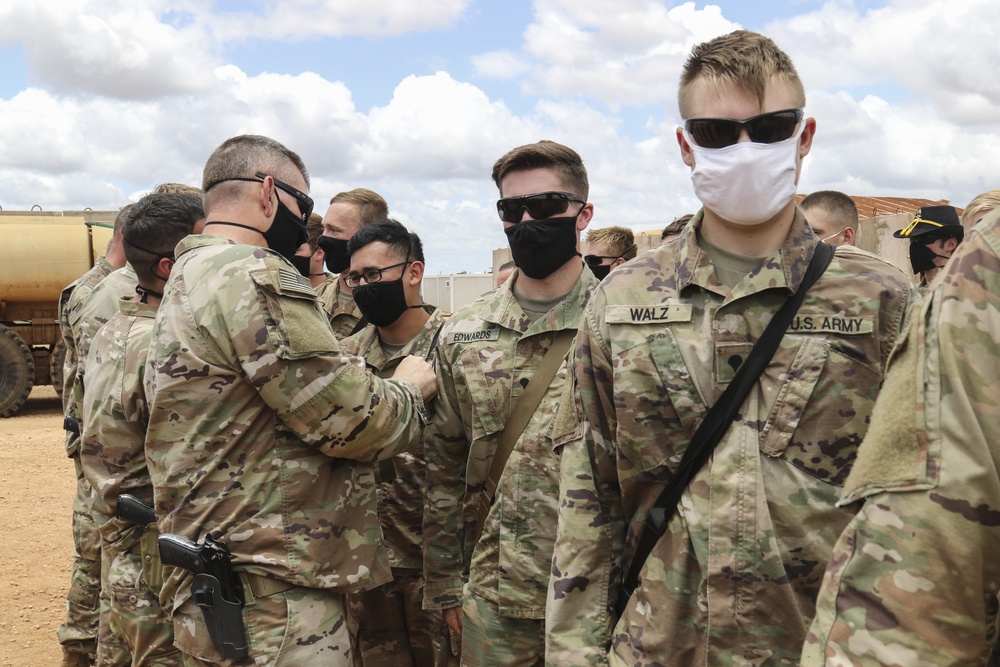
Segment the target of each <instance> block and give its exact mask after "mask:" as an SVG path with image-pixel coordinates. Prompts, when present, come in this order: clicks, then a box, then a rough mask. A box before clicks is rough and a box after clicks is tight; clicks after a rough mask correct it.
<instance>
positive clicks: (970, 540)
mask: <svg viewBox="0 0 1000 667" xmlns="http://www.w3.org/2000/svg"><path fill="white" fill-rule="evenodd" d="M998 395H1000V212H994V213H992V214H990V215H988V216H987V217H985V218H984V219H983V220H981V221H980V222H979V223H977V225H976V226H975V227H974V228H973V229H972V231H971V233H968V234H967V235H966V237H965V240H964V241H963V242H962V244H961V245H959V247H958V249H957V250H956V251H955V254H954V256H953V257H952V258H951V259H950V260H949V262H948V264H947V266H945V268H944V269H943V271H942V274H941V275H940V276H938V277H937V278H935V280H934V281H933V282H932V283H931V285H930V288H929V290H928V292H927V293H926V297H925V301H924V303H923V304H922V306H921V308H920V310H919V313H918V314H914V316H913V317H912V318H911V323H910V327H909V331H908V335H907V337H906V339H905V342H904V344H902V345H901V346H900V347H899V349H897V350H896V351H895V352H894V353H893V358H892V360H891V362H890V366H889V371H888V375H887V378H886V383H885V387H884V389H883V391H882V393H881V394H879V399H878V403H877V404H876V406H875V413H874V415H873V416H872V427H871V429H870V430H869V432H868V435H867V437H866V438H865V441H864V444H863V446H862V447H861V451H860V452H859V454H858V460H857V464H856V465H855V468H854V470H853V471H852V472H851V476H850V477H849V478H848V480H847V485H846V487H845V494H844V498H843V500H842V501H841V503H842V504H848V503H859V502H860V503H863V505H862V507H861V510H860V512H859V513H858V515H857V516H856V517H855V518H854V520H853V521H851V524H850V525H849V526H848V527H847V529H846V530H845V531H844V533H843V534H842V535H841V536H840V540H839V541H838V542H837V545H836V548H835V549H834V552H833V556H832V558H831V560H830V566H829V568H828V571H827V575H826V577H825V578H824V580H823V587H822V590H821V591H820V595H819V600H818V601H817V603H816V620H815V621H814V622H813V625H812V628H811V629H810V632H809V636H808V638H807V642H806V647H805V650H804V651H803V655H802V664H803V665H877V664H900V665H904V664H905V665H934V666H935V667H941V666H948V665H956V666H957V665H986V664H997V663H996V662H995V661H996V656H994V657H993V662H987V661H988V659H989V658H990V650H991V647H995V646H996V642H997V620H998V618H997V617H998V614H997V607H998V602H997V596H998V594H1000V558H998V554H1000V474H998V472H997V471H998V470H1000V403H998V400H997V397H998ZM994 651H996V648H994Z"/></svg>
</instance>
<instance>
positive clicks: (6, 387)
mask: <svg viewBox="0 0 1000 667" xmlns="http://www.w3.org/2000/svg"><path fill="white" fill-rule="evenodd" d="M34 381H35V359H34V357H33V356H32V354H31V348H29V347H28V346H27V344H26V343H25V342H24V340H23V339H22V338H21V337H20V336H18V335H17V334H16V333H14V332H13V331H11V330H10V329H9V328H8V327H5V326H4V325H2V324H0V418H3V417H10V416H11V415H13V414H14V413H16V412H17V411H18V410H19V409H20V408H21V406H22V405H24V402H25V401H26V400H28V394H30V393H31V385H32V384H33V383H34Z"/></svg>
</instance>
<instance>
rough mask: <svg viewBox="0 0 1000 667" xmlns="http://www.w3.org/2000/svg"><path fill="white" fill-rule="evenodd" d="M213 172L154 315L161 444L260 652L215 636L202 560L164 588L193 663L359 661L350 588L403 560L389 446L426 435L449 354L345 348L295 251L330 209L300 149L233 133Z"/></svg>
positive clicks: (196, 529)
mask: <svg viewBox="0 0 1000 667" xmlns="http://www.w3.org/2000/svg"><path fill="white" fill-rule="evenodd" d="M203 183H204V187H203V190H204V192H205V212H206V217H207V219H208V222H207V224H206V226H205V232H206V233H205V234H203V235H194V236H189V237H188V238H186V239H184V240H182V241H181V242H180V243H179V244H178V245H177V248H176V251H175V254H176V260H177V261H176V263H175V264H174V267H173V269H172V271H171V274H170V280H169V281H168V282H167V285H166V287H165V289H164V295H163V301H162V303H161V304H160V308H159V310H158V311H157V315H156V321H155V323H154V325H153V333H152V342H151V344H150V349H149V362H148V364H147V368H146V395H147V397H148V399H149V427H148V430H147V436H146V458H147V463H148V465H149V471H150V477H151V479H152V482H153V491H154V497H155V501H156V515H157V517H158V521H157V522H158V527H159V529H160V532H161V533H175V534H179V535H180V536H182V537H184V538H187V539H189V540H195V541H197V540H201V539H202V538H203V537H204V536H205V535H211V536H212V537H213V538H215V539H216V540H218V541H220V542H222V543H223V544H225V545H226V546H227V548H228V550H229V552H230V553H231V554H232V567H233V570H234V571H235V572H236V573H237V574H238V577H239V580H240V583H241V584H242V590H243V595H244V598H245V600H244V602H245V604H244V606H243V609H242V614H241V617H240V618H242V620H243V621H244V622H245V627H244V628H242V629H240V628H236V630H237V631H242V632H245V640H246V642H247V643H248V647H249V656H247V657H244V658H234V659H228V658H224V657H223V656H222V652H221V651H220V647H219V646H216V645H214V644H213V641H212V638H211V636H210V634H209V632H208V626H207V625H206V619H205V616H204V613H208V614H209V615H212V613H213V611H212V608H211V607H205V608H199V607H198V604H197V603H198V602H202V603H204V602H205V600H204V599H202V598H198V599H197V600H196V599H194V598H193V597H192V590H191V589H192V580H193V576H192V574H191V572H189V571H188V570H184V569H181V568H170V569H169V570H168V571H167V572H166V573H165V575H166V578H165V581H164V583H163V589H162V590H161V594H160V599H161V602H163V603H164V604H166V603H168V602H170V604H171V606H170V607H169V608H170V609H172V612H173V622H174V643H175V644H176V646H177V647H178V648H179V649H181V651H183V652H184V653H185V661H186V662H185V664H191V665H194V664H197V665H208V664H211V665H220V664H224V665H226V666H227V667H231V666H234V665H239V666H243V665H251V664H257V661H260V662H267V663H268V664H274V665H311V664H318V662H319V661H323V664H327V665H349V664H350V641H349V638H348V635H347V630H346V628H345V623H344V600H343V595H344V594H345V593H349V592H355V591H359V590H365V589H368V588H372V587H374V586H378V585H380V584H382V583H385V582H386V581H389V579H390V577H391V572H390V569H389V563H388V554H387V553H386V549H385V547H384V545H383V544H382V537H381V530H380V528H379V524H378V517H377V507H376V487H375V480H374V472H373V469H372V465H371V462H373V461H374V460H375V459H376V458H386V457H390V456H393V455H395V454H397V453H398V452H399V451H401V450H403V449H404V448H406V447H407V446H408V445H410V444H411V443H413V442H415V441H416V440H417V439H418V438H419V437H420V435H421V430H422V423H423V421H424V418H425V412H424V400H427V399H429V398H430V397H432V396H433V395H434V392H435V389H436V385H435V381H434V376H433V371H432V370H431V368H430V365H429V364H428V363H427V362H426V361H424V360H422V359H417V358H415V357H407V358H405V359H403V360H402V361H401V362H400V364H399V366H398V367H397V369H396V373H395V374H394V375H393V378H392V379H390V380H383V379H379V378H377V377H375V376H373V375H372V374H371V373H369V372H367V371H366V370H365V367H364V361H363V360H362V359H359V358H357V357H353V356H350V355H347V354H345V353H344V352H343V351H342V350H341V349H340V346H339V344H338V343H337V339H336V337H335V336H334V334H333V331H332V330H331V329H330V324H329V320H328V319H327V317H326V314H325V312H324V311H323V308H322V304H321V303H320V301H319V299H318V297H317V296H316V293H315V292H314V291H313V289H312V287H311V286H310V285H309V282H308V281H307V280H306V279H305V278H303V277H302V276H301V275H300V274H299V272H298V271H297V270H296V269H295V268H294V266H293V265H292V264H290V263H289V261H288V257H291V256H292V255H293V254H294V253H295V251H296V250H297V249H298V248H299V246H301V245H302V243H303V242H305V237H306V231H305V222H306V221H307V220H308V219H309V214H310V212H311V209H312V199H310V198H309V195H308V194H306V193H307V192H308V189H309V180H308V175H307V173H306V169H305V166H304V165H303V164H302V160H301V158H299V156H298V155H296V154H295V153H293V152H292V151H290V150H288V149H287V148H286V147H284V146H283V145H281V144H279V143H278V142H276V141H274V140H273V139H269V138H267V137H261V136H255V135H242V136H237V137H233V138H231V139H228V140H227V141H225V142H223V143H222V145H220V146H219V147H218V148H217V149H216V150H215V151H214V152H213V153H212V155H211V156H210V157H209V159H208V162H207V163H206V165H205V170H204V175H203ZM165 569H166V568H165ZM227 583H228V582H227ZM203 612H204V613H203ZM279 649H280V653H279Z"/></svg>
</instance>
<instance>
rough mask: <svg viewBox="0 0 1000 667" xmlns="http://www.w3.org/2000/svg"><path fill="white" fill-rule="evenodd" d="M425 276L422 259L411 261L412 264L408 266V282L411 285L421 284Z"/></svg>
mask: <svg viewBox="0 0 1000 667" xmlns="http://www.w3.org/2000/svg"><path fill="white" fill-rule="evenodd" d="M423 277H424V263H423V262H421V261H420V260H414V261H412V262H410V265H409V266H408V267H406V282H407V283H409V284H410V285H413V286H416V285H419V284H420V281H421V280H422V279H423Z"/></svg>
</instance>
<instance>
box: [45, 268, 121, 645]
mask: <svg viewBox="0 0 1000 667" xmlns="http://www.w3.org/2000/svg"><path fill="white" fill-rule="evenodd" d="M114 270H115V267H114V266H113V265H112V264H111V263H110V262H108V261H107V260H106V259H104V257H98V258H97V261H96V262H94V266H93V267H92V268H91V269H90V270H89V271H87V272H86V273H85V274H83V275H82V276H81V277H80V278H78V279H77V280H75V281H74V282H72V283H70V284H69V285H68V286H67V287H66V288H65V289H63V291H62V294H60V295H59V329H60V332H61V333H62V338H63V344H64V345H65V346H66V360H65V362H64V365H63V388H62V401H63V413H64V414H65V415H66V416H67V417H72V418H74V419H76V418H78V409H77V405H76V403H75V402H74V401H73V385H74V383H75V382H76V368H77V363H78V358H79V354H78V352H77V349H76V340H77V337H78V335H79V332H80V329H81V326H82V323H81V318H82V314H81V311H82V309H83V306H84V304H85V303H86V302H87V299H89V298H90V296H91V294H92V293H93V291H94V288H95V287H97V284H98V283H100V282H101V281H102V280H104V279H105V278H106V277H107V276H108V275H109V274H110V273H111V272H112V271H114ZM66 455H67V456H68V457H70V458H71V459H73V464H74V467H75V468H76V496H75V497H74V499H73V547H74V553H73V571H72V574H71V575H70V585H69V594H68V596H67V600H66V603H67V615H66V622H65V623H63V624H62V625H60V626H59V629H58V630H57V631H56V635H57V636H58V637H59V643H61V644H62V645H63V646H65V647H67V649H74V650H76V651H78V652H81V653H92V652H94V651H95V650H96V647H97V632H98V618H99V613H98V592H99V590H100V587H101V555H100V549H101V537H100V534H99V533H98V529H97V525H96V524H95V523H94V519H93V517H92V516H91V506H92V503H93V490H92V489H91V488H90V485H89V484H87V482H86V480H85V479H84V477H83V469H82V468H81V467H80V436H79V434H77V433H72V432H70V431H67V432H66Z"/></svg>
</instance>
